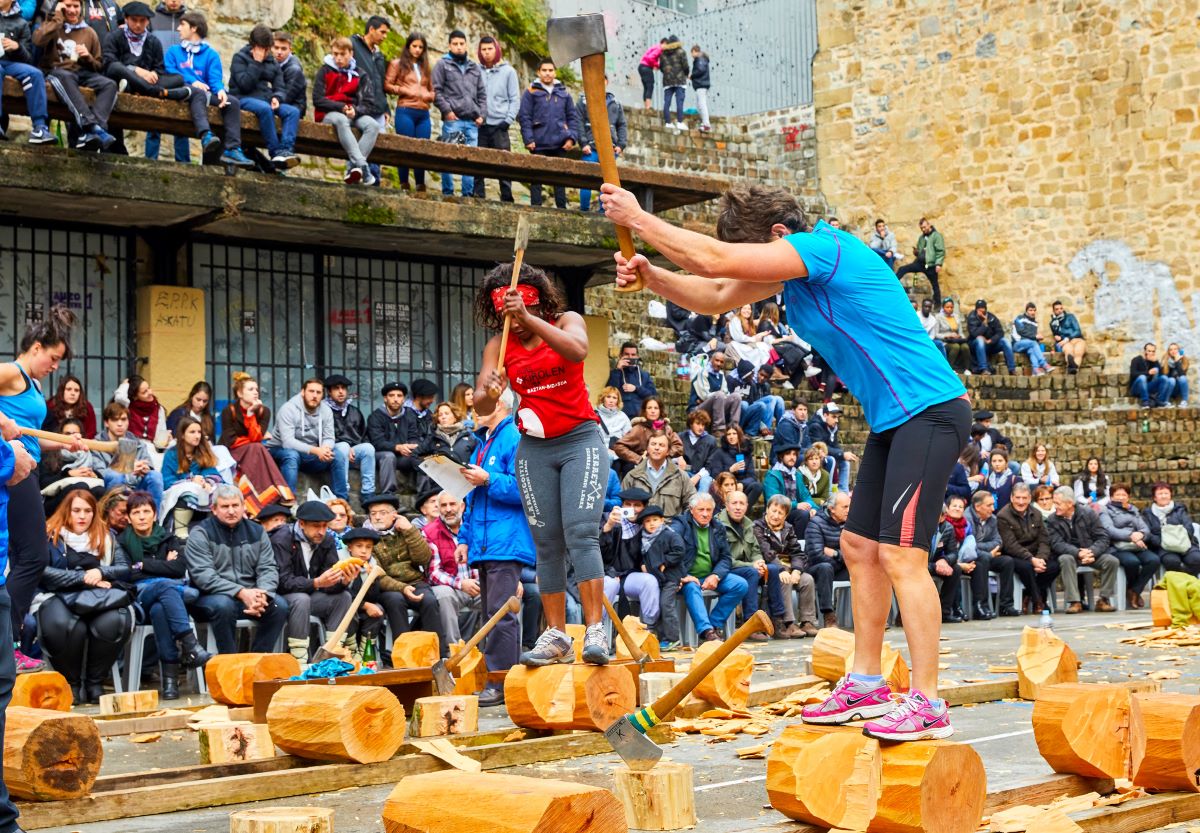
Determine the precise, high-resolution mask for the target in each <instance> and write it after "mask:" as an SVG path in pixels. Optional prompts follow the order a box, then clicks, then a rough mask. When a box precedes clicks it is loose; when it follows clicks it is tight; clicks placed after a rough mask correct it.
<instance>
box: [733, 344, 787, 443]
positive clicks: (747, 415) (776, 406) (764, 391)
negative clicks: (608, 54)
mask: <svg viewBox="0 0 1200 833" xmlns="http://www.w3.org/2000/svg"><path fill="white" fill-rule="evenodd" d="M772 369H778V368H771V367H768V366H765V365H764V366H763V367H760V368H758V370H754V371H752V370H750V363H749V362H746V361H743V362H739V363H738V370H739V377H740V381H741V383H742V385H741V391H742V398H743V403H742V420H741V427H743V428H745V429H746V433H747V434H749V435H750V436H752V437H759V436H762V437H769V436H771V426H772V425H774V424H775V422H776V421H778V420H779V418H780V417H782V416H783V414H784V412H785V408H784V406H783V397H782V396H777V395H776V394H773V393H771V381H770V380H771V370H772ZM742 370H745V371H746V372H745V374H744V375H743V374H742V373H741V372H740V371H742ZM726 427H728V426H726Z"/></svg>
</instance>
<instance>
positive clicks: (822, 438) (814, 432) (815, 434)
mask: <svg viewBox="0 0 1200 833" xmlns="http://www.w3.org/2000/svg"><path fill="white" fill-rule="evenodd" d="M837 435H838V429H837V428H830V427H829V426H828V425H826V424H825V419H824V418H823V417H822V416H821V415H820V414H813V416H812V419H810V420H809V421H808V434H807V435H806V436H805V438H804V443H805V446H804V447H805V448H808V447H809V446H811V445H812V444H813V443H825V445H826V447H828V449H829V456H830V457H832V458H833V459H834V460H837V461H838V463H839V464H840V463H841V462H842V459H843V458H844V456H845V454H846V452H845V451H844V450H842V447H841V445H839V444H838V439H837Z"/></svg>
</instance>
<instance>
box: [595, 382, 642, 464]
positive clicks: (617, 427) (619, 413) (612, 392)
mask: <svg viewBox="0 0 1200 833" xmlns="http://www.w3.org/2000/svg"><path fill="white" fill-rule="evenodd" d="M596 416H598V417H600V436H602V437H603V438H604V444H605V445H607V446H608V458H609V460H612V461H615V460H616V459H617V452H615V451H613V446H614V445H616V443H617V440H619V439H621V438H622V437H624V436H625V435H626V434H628V433H629V429H630V428H632V427H633V424H632V423H630V421H629V416H628V415H627V414H626V413H625V411H624V408H623V402H622V400H621V392H620V391H618V390H617V389H616V388H614V387H613V386H612V385H608V386H607V387H605V388H604V389H603V390H601V391H600V395H599V396H598V397H596Z"/></svg>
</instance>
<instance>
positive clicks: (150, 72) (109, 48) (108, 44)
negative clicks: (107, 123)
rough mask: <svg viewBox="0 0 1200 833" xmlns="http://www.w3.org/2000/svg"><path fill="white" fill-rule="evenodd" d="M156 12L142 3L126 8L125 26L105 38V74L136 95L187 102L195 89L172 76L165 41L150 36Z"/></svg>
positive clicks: (179, 77) (179, 78) (128, 5)
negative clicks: (167, 64) (151, 24)
mask: <svg viewBox="0 0 1200 833" xmlns="http://www.w3.org/2000/svg"><path fill="white" fill-rule="evenodd" d="M153 15H154V12H152V11H151V10H150V7H149V6H147V5H146V4H145V3H142V2H137V1H136V0H135V2H133V3H129V4H127V5H126V6H125V26H124V27H122V28H120V29H114V30H113V31H111V32H109V33H108V35H107V36H106V37H105V39H104V74H105V75H106V76H108V77H109V78H111V79H112V80H113V81H116V82H117V83H118V84H122V82H124V84H123V85H122V86H123V89H126V90H128V91H129V92H131V93H133V94H134V95H145V96H150V97H152V98H165V99H169V100H171V101H186V100H187V99H188V98H191V95H192V88H191V87H188V86H186V85H185V84H184V83H183V76H181V75H168V74H167V70H166V67H165V66H164V64H163V55H164V52H163V47H162V42H161V41H160V40H159V39H158V38H156V37H154V36H153V35H151V34H149V33H148V31H147V30H148V29H149V27H150V18H151V17H153Z"/></svg>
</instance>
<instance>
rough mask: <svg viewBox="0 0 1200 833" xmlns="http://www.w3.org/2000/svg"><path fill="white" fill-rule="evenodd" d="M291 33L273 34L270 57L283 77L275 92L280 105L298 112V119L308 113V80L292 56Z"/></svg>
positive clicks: (298, 61)
mask: <svg viewBox="0 0 1200 833" xmlns="http://www.w3.org/2000/svg"><path fill="white" fill-rule="evenodd" d="M292 40H293V38H292V33H291V32H275V33H273V34H272V35H271V57H273V58H274V59H275V64H276V65H277V66H278V67H279V72H280V74H281V75H282V76H283V84H282V86H281V87H280V88H279V89H277V90H276V91H275V94H276V98H278V99H279V101H280V103H282V104H290V105H292V106H293V107H295V108H296V109H297V110H299V111H300V118H304V116H305V114H307V113H308V79H306V78H305V77H304V67H303V66H301V65H300V59H299V58H297V57H296V56H295V55H294V54H292Z"/></svg>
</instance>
